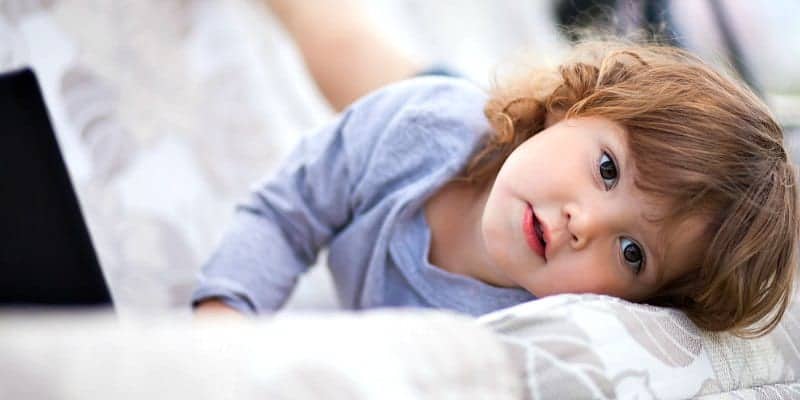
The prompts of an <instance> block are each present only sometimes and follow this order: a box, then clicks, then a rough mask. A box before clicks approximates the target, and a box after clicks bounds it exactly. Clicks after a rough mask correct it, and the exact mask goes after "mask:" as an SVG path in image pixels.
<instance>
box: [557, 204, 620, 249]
mask: <svg viewBox="0 0 800 400" xmlns="http://www.w3.org/2000/svg"><path fill="white" fill-rule="evenodd" d="M595 208H596V207H590V206H586V205H580V204H578V203H574V202H573V203H566V204H564V206H563V209H562V214H563V216H564V218H565V219H566V234H567V235H568V239H569V243H570V246H571V247H573V248H574V249H580V248H583V247H585V246H586V245H587V244H588V243H589V242H591V240H592V239H593V238H595V237H597V236H599V235H601V234H603V233H604V232H606V231H608V227H609V226H610V221H608V219H609V218H610V215H609V213H603V212H601V211H600V210H596V209H595Z"/></svg>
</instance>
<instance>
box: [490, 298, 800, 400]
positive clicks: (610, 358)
mask: <svg viewBox="0 0 800 400" xmlns="http://www.w3.org/2000/svg"><path fill="white" fill-rule="evenodd" d="M478 322H479V323H481V324H483V325H486V326H488V327H489V328H491V329H494V330H495V331H496V332H498V333H499V334H500V335H501V336H502V338H503V340H504V341H505V343H506V345H507V348H508V349H509V352H510V353H511V355H512V358H513V359H514V361H515V363H516V364H517V366H518V368H520V369H521V370H522V371H525V376H526V382H527V389H528V391H529V395H530V397H531V398H533V399H549V398H575V399H577V398H634V397H635V398H676V399H677V398H698V397H699V398H705V397H709V398H715V397H717V396H720V395H723V394H728V395H733V396H734V397H736V398H764V397H765V396H769V398H787V399H788V398H797V396H800V382H799V381H798V380H799V379H800V306H799V305H798V304H797V302H795V303H794V305H793V306H792V308H791V309H790V310H789V311H788V312H787V314H786V315H785V317H784V319H783V321H782V322H781V324H780V325H779V326H778V327H777V328H776V329H775V330H774V331H773V332H771V333H770V334H769V335H767V336H765V337H762V338H759V339H751V340H745V339H740V338H737V337H734V336H732V335H730V334H725V333H709V332H705V331H702V330H700V329H698V328H697V327H696V326H695V325H694V324H693V323H692V322H691V321H690V320H689V319H688V318H687V317H686V316H685V315H684V314H683V313H681V312H680V311H677V310H673V309H666V308H659V307H653V306H648V305H642V304H635V303H630V302H627V301H624V300H621V299H617V298H613V297H608V296H602V295H574V294H568V295H559V296H551V297H546V298H543V299H540V300H537V301H533V302H530V303H525V304H521V305H519V306H516V307H512V308H509V309H505V310H501V311H498V312H495V313H491V314H488V315H486V316H483V317H481V318H480V319H479V321H478Z"/></svg>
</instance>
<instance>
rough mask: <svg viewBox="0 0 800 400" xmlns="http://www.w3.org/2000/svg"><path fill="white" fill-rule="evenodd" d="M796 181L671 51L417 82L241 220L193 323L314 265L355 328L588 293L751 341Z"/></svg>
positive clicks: (201, 293) (707, 76)
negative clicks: (477, 79) (409, 311)
mask: <svg viewBox="0 0 800 400" xmlns="http://www.w3.org/2000/svg"><path fill="white" fill-rule="evenodd" d="M796 179H797V178H796V173H795V169H794V167H793V166H792V165H791V163H790V161H789V159H788V157H787V154H786V151H785V149H784V146H783V133H782V130H781V128H780V126H779V125H778V124H777V123H776V122H775V120H774V118H773V117H772V115H771V114H770V112H769V111H768V109H767V108H766V107H765V105H764V104H763V103H762V102H761V101H760V100H759V99H758V98H757V97H756V96H755V95H753V94H752V93H751V92H750V91H749V90H748V89H747V88H746V87H745V86H744V85H742V84H740V83H738V82H737V81H736V80H735V79H732V78H730V77H727V76H725V75H723V74H721V73H718V72H715V71H714V70H712V69H711V68H710V67H708V66H707V65H706V64H704V63H703V62H702V61H701V60H699V59H698V58H696V57H694V56H692V55H691V54H689V53H687V52H685V51H682V50H679V49H675V48H670V47H663V46H658V45H642V44H628V43H623V42H620V41H598V42H586V43H583V44H581V45H578V46H576V47H575V48H574V50H573V52H572V55H571V56H570V58H569V59H568V60H566V61H565V62H564V63H563V64H561V65H560V66H559V67H558V68H555V69H552V70H531V71H520V72H519V73H518V74H516V75H514V76H511V77H506V78H505V79H503V80H501V81H499V82H496V83H495V85H494V87H493V88H492V90H491V91H490V92H489V93H486V92H484V91H483V90H481V89H479V88H478V87H477V86H475V85H473V84H471V83H470V82H468V81H465V80H463V79H460V78H454V77H418V78H414V79H409V80H405V81H402V82H399V83H395V84H391V85H388V86H386V87H384V88H381V89H379V90H377V91H374V92H372V93H371V94H369V95H367V96H365V97H363V98H361V99H360V100H358V101H356V102H355V103H353V104H352V105H351V106H349V107H348V108H347V109H346V110H344V111H343V112H342V113H341V114H340V115H339V116H338V117H337V118H336V120H335V121H333V122H332V123H330V124H329V125H328V126H325V127H323V128H322V129H320V130H319V131H318V132H316V133H315V134H313V135H310V136H307V137H306V138H304V139H303V140H302V141H301V143H300V144H299V146H297V148H295V149H294V150H293V152H292V153H291V154H290V155H289V157H288V158H287V159H286V161H285V162H284V163H283V165H282V166H281V167H280V168H279V170H278V171H277V172H276V173H275V174H274V175H272V176H271V177H269V179H267V180H265V181H264V182H263V183H261V184H259V185H258V186H256V187H255V188H254V190H253V192H252V194H251V196H250V197H249V199H247V200H246V201H243V202H242V203H241V204H240V205H239V206H238V207H237V213H236V215H235V219H234V221H233V223H232V224H231V226H230V227H229V229H228V231H227V233H226V235H225V237H224V239H223V241H222V243H221V244H220V246H219V248H218V249H217V250H216V252H215V253H214V255H213V256H212V257H211V259H210V260H209V261H208V262H207V263H206V265H205V266H204V268H203V270H202V272H201V274H200V276H199V285H198V287H197V289H196V290H195V292H194V295H193V304H194V305H195V306H196V307H198V309H199V310H205V309H215V308H225V309H230V308H232V309H234V310H237V311H239V312H241V313H246V314H257V313H263V312H269V311H273V310H277V309H279V308H280V307H281V306H282V304H283V303H284V301H285V300H286V299H287V297H288V295H289V294H290V292H291V290H292V288H293V287H294V285H295V283H296V281H297V278H298V276H299V275H300V274H302V273H304V272H305V271H306V270H307V268H308V266H309V265H311V264H313V263H314V261H315V260H316V257H317V253H318V251H319V250H320V249H321V248H322V247H324V246H327V247H328V248H329V254H328V260H327V264H328V266H329V267H330V269H331V272H332V275H333V280H334V283H335V286H336V291H337V294H338V297H339V301H340V303H341V305H342V306H343V307H344V308H347V309H365V308H373V307H393V306H404V307H408V306H413V307H435V308H445V309H450V310H455V311H458V312H462V313H466V314H470V315H480V314H483V313H487V312H491V311H494V310H498V309H501V308H505V307H509V306H512V305H515V304H519V303H522V302H525V301H530V300H534V299H536V298H538V297H543V296H548V295H554V294H559V293H598V294H606V295H611V296H616V297H619V298H623V299H626V300H629V301H634V302H645V303H649V304H653V305H660V306H670V307H677V308H680V309H682V310H683V311H684V312H685V313H686V314H687V315H688V316H689V317H690V318H691V319H692V320H693V321H694V322H695V323H696V324H697V325H698V326H699V327H701V328H703V329H707V330H712V331H722V330H729V331H731V332H733V333H735V334H738V335H741V336H757V335H761V334H765V333H767V332H769V331H770V330H771V329H772V328H773V327H774V326H775V325H776V324H777V323H778V322H779V320H780V317H781V316H782V314H783V312H784V310H785V309H786V308H787V305H788V304H789V301H790V299H791V296H792V288H793V275H794V270H795V268H796V267H795V265H796V264H795V259H796V253H797V245H796V243H797V239H798V221H797V209H796V207H797V206H796V203H797V192H796Z"/></svg>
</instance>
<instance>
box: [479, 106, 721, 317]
mask: <svg viewBox="0 0 800 400" xmlns="http://www.w3.org/2000/svg"><path fill="white" fill-rule="evenodd" d="M627 151H628V149H627V145H626V141H625V132H624V131H623V129H622V128H621V127H620V126H619V125H617V124H615V123H613V122H611V121H609V120H606V119H602V118H578V119H571V120H565V121H561V122H558V123H556V124H554V125H553V126H551V127H549V128H547V129H545V130H543V131H541V132H539V133H538V134H536V135H535V136H533V137H532V138H530V139H528V140H527V141H526V142H525V143H523V144H522V145H521V146H519V147H518V148H517V149H515V150H514V152H513V153H512V154H511V155H510V156H509V158H508V159H507V160H506V162H505V164H503V167H502V168H501V170H500V172H499V174H498V175H497V178H496V180H495V182H494V184H493V186H492V188H491V192H490V193H489V197H488V199H487V202H486V207H485V209H484V212H483V217H482V221H481V229H482V233H483V240H484V243H485V244H486V250H487V252H488V255H489V257H490V259H491V260H492V261H493V262H494V264H495V265H496V269H495V271H494V272H495V273H496V276H495V280H496V282H495V283H498V284H500V285H509V286H510V285H518V286H522V287H523V288H525V289H527V290H529V291H530V292H531V293H533V294H534V295H536V296H538V297H543V296H547V295H551V294H558V293H597V294H607V295H612V296H616V297H620V298H624V299H628V300H630V301H643V300H646V299H647V298H649V297H650V296H652V295H653V294H654V293H655V292H656V291H657V290H658V288H659V287H661V286H663V285H665V284H666V283H668V282H670V281H671V280H674V279H675V278H677V277H680V276H681V275H683V274H685V273H687V272H689V271H690V270H691V268H692V266H693V265H696V262H697V260H698V259H699V257H700V255H701V252H702V249H703V247H702V240H701V239H702V237H701V235H702V233H701V232H702V230H703V228H704V227H705V224H706V223H705V221H704V220H702V219H700V218H699V217H695V218H689V219H686V220H685V221H681V223H679V225H678V227H677V229H675V230H674V231H673V232H674V233H673V234H672V235H671V236H670V237H665V236H659V235H660V234H661V233H662V232H661V226H660V225H658V224H656V223H653V222H651V220H652V219H653V218H654V217H657V216H660V215H663V213H664V211H665V210H664V209H663V208H661V207H662V206H659V204H658V203H657V202H654V201H648V197H647V196H646V195H645V193H643V192H642V191H640V190H639V189H638V188H636V187H635V186H634V182H633V177H634V176H635V171H634V168H633V165H632V161H631V158H630V155H629V154H628V153H627ZM529 206H530V207H531V208H530V209H531V210H532V212H533V214H530V213H529V214H528V215H535V217H534V218H535V219H536V220H537V223H536V225H535V226H536V227H538V226H541V227H542V230H543V232H544V233H543V238H544V240H545V241H546V245H544V246H542V245H541V244H538V245H537V244H535V243H531V242H539V240H538V239H536V237H537V236H538V235H537V234H536V233H535V232H536V230H535V229H531V228H528V229H527V230H528V231H532V232H534V233H533V235H532V237H533V238H534V239H533V240H531V239H530V237H528V235H526V226H525V225H526V210H528V209H529ZM528 221H530V219H528Z"/></svg>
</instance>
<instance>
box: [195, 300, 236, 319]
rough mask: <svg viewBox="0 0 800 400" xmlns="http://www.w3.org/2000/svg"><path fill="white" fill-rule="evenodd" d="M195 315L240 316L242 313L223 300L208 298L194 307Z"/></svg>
mask: <svg viewBox="0 0 800 400" xmlns="http://www.w3.org/2000/svg"><path fill="white" fill-rule="evenodd" d="M194 311H195V315H196V316H198V317H234V318H241V317H242V316H243V314H242V313H241V312H240V311H239V310H237V309H235V308H233V307H231V306H229V305H227V304H225V302H224V301H222V300H219V299H213V298H212V299H209V300H203V301H202V302H200V303H199V304H198V305H197V307H195V309H194Z"/></svg>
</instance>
